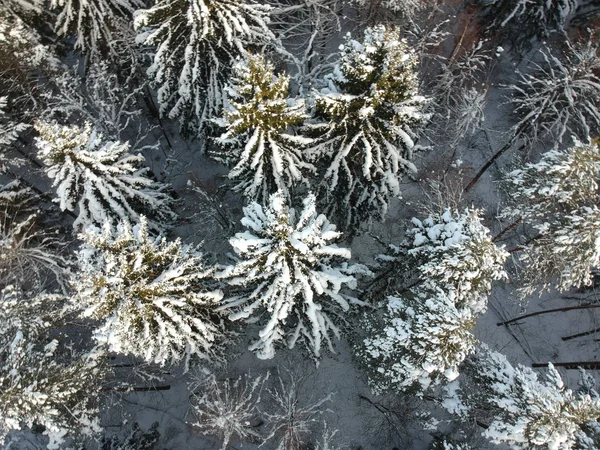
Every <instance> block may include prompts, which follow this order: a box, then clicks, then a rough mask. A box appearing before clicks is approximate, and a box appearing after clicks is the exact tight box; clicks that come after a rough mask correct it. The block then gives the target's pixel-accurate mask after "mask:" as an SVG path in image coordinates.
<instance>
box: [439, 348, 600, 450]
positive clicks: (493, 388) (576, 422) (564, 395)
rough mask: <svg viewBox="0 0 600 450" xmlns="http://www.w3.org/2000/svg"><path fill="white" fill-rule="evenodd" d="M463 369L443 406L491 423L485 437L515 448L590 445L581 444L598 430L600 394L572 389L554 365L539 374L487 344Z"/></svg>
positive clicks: (471, 417)
mask: <svg viewBox="0 0 600 450" xmlns="http://www.w3.org/2000/svg"><path fill="white" fill-rule="evenodd" d="M462 372H463V373H464V378H463V380H462V381H461V382H460V383H459V382H455V383H453V385H452V386H450V389H448V390H447V392H448V398H446V399H445V400H444V405H445V406H446V408H447V409H449V410H450V412H452V413H455V414H458V415H459V417H460V418H461V419H463V420H469V421H471V420H477V421H478V422H483V423H486V425H488V426H487V428H486V429H485V431H484V432H483V435H484V436H485V437H487V438H488V439H490V440H491V441H492V442H494V443H496V444H503V443H505V444H508V445H509V447H510V448H514V449H539V450H541V449H564V450H568V449H575V448H590V447H586V446H585V445H581V444H582V443H585V442H588V443H589V438H588V436H587V434H588V433H589V432H590V430H593V429H594V428H596V429H597V425H598V424H597V420H598V417H600V399H599V398H598V394H597V393H595V392H585V391H583V390H580V391H579V392H573V391H572V390H570V389H567V388H566V387H565V385H564V382H563V380H562V378H561V376H560V374H559V373H558V371H557V370H556V369H555V368H554V367H553V366H552V364H548V370H547V372H546V373H544V374H538V373H536V372H534V371H533V370H532V369H530V368H528V367H525V366H522V365H520V364H519V365H517V366H513V365H512V364H511V363H510V362H509V361H508V360H507V359H506V357H505V356H504V355H502V354H500V353H497V352H494V351H491V350H490V349H489V348H487V347H486V346H484V345H482V346H480V347H478V349H477V351H476V352H475V353H474V354H473V355H472V356H470V357H469V358H468V359H467V360H466V361H465V367H464V370H463V371H462Z"/></svg>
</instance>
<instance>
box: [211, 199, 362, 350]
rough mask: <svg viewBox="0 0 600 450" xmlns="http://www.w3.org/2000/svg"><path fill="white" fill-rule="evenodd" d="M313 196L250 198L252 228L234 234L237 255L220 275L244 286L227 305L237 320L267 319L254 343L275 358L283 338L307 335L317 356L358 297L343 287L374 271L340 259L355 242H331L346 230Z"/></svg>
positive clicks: (249, 225)
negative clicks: (298, 207)
mask: <svg viewBox="0 0 600 450" xmlns="http://www.w3.org/2000/svg"><path fill="white" fill-rule="evenodd" d="M315 202H316V201H315V197H314V196H313V195H309V196H308V197H307V198H306V199H305V200H304V202H303V209H302V211H300V212H299V213H297V212H296V211H295V210H294V209H290V208H288V207H287V205H286V202H285V197H284V195H283V194H282V193H281V192H278V193H275V194H273V195H271V196H270V198H269V203H268V204H267V205H265V206H261V205H259V204H258V203H256V202H254V203H251V204H250V205H248V206H247V207H245V208H244V214H245V216H244V218H243V219H242V224H243V225H244V226H245V227H246V228H248V230H247V231H245V232H243V233H237V234H236V235H235V237H233V238H231V239H230V241H229V242H230V243H231V245H232V247H233V249H234V250H235V252H236V254H237V255H238V257H239V261H238V262H237V263H236V264H235V265H231V266H228V267H227V268H226V269H225V270H223V272H221V273H220V274H219V275H218V276H219V277H220V278H225V279H228V282H229V284H231V285H233V286H238V287H239V288H238V290H239V291H240V292H232V295H230V296H228V298H226V299H225V300H224V305H223V306H222V309H225V310H233V311H232V312H230V316H229V317H230V319H232V320H242V319H255V318H257V317H260V316H263V317H264V319H266V324H264V326H263V328H262V329H261V330H260V332H259V337H258V339H257V340H256V341H255V342H254V343H253V344H252V345H251V346H250V349H251V350H252V351H255V352H256V354H257V356H258V357H259V358H262V359H269V358H272V357H273V356H274V355H275V350H276V346H277V345H278V344H280V342H281V341H286V344H287V346H288V347H289V348H292V347H294V346H295V345H296V342H297V341H298V340H301V341H304V344H305V345H306V347H307V348H308V349H309V351H310V352H311V353H312V354H313V355H314V357H316V358H318V357H319V356H320V354H321V348H322V346H323V344H326V345H327V346H328V348H329V349H330V350H333V345H332V341H331V338H332V336H335V337H337V338H339V336H340V328H339V325H340V324H341V323H342V322H343V320H344V319H343V315H344V313H345V312H347V311H348V310H349V309H350V306H351V305H352V304H360V303H361V302H360V301H359V300H358V299H356V298H353V297H350V296H348V295H346V294H344V293H342V292H340V291H341V289H342V288H343V287H348V288H351V289H352V288H356V278H355V274H365V275H368V274H369V271H368V270H367V269H366V268H365V267H364V266H362V265H357V264H354V265H348V263H346V262H343V263H342V262H339V261H340V260H345V259H350V250H348V249H347V248H342V247H338V246H337V245H335V244H334V243H333V242H335V241H336V240H338V239H339V238H340V237H341V233H340V232H338V231H336V228H335V225H333V224H331V223H329V221H328V220H327V218H326V217H325V216H324V215H322V214H317V212H316V205H315ZM264 319H263V321H265V320H264Z"/></svg>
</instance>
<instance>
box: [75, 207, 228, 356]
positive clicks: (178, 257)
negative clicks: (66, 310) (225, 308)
mask: <svg viewBox="0 0 600 450" xmlns="http://www.w3.org/2000/svg"><path fill="white" fill-rule="evenodd" d="M80 238H81V239H82V240H83V242H84V245H83V246H82V248H81V250H80V252H79V256H80V258H79V259H80V267H81V271H82V275H81V278H80V279H79V280H78V282H77V284H76V286H75V288H76V289H77V297H78V299H79V301H80V303H81V305H82V308H83V309H84V311H83V315H84V316H86V317H92V318H94V319H96V320H99V321H100V324H99V326H98V328H97V329H96V331H95V333H94V334H95V337H96V339H97V340H98V341H99V342H101V343H103V344H105V345H107V346H108V348H109V349H110V350H111V351H115V352H121V353H131V354H133V355H135V356H137V357H140V358H142V359H144V360H145V361H148V362H153V363H156V364H160V365H164V364H176V363H179V362H181V361H182V360H183V361H184V362H185V367H186V368H187V367H188V366H189V361H190V358H192V357H194V358H197V359H200V360H204V361H207V362H209V363H212V364H217V363H219V362H220V361H221V359H222V358H223V354H222V353H221V350H220V349H221V345H222V344H223V340H224V331H223V328H222V326H221V320H220V319H219V315H218V314H217V313H216V310H215V309H216V307H217V305H218V303H219V300H220V299H221V297H222V293H221V292H220V291H216V290H210V289H209V287H208V279H209V277H210V275H211V273H212V272H211V270H210V269H207V268H205V267H204V263H203V260H202V254H201V253H199V251H198V249H196V248H194V247H190V246H185V245H183V244H182V243H181V241H180V240H176V241H173V242H169V241H167V240H166V239H164V238H152V237H151V236H150V235H149V233H148V226H147V222H146V219H145V218H144V217H143V216H141V217H140V222H139V224H137V225H135V226H132V225H130V224H129V223H127V222H121V223H120V224H119V226H118V228H117V231H116V232H112V231H111V228H110V227H108V226H105V227H104V229H103V230H102V231H100V230H97V229H96V230H93V229H88V230H87V231H86V232H85V233H83V234H81V235H80Z"/></svg>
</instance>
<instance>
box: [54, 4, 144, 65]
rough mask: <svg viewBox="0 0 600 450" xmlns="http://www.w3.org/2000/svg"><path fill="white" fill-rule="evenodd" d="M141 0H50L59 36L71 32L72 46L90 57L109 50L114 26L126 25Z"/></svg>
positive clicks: (96, 56)
mask: <svg viewBox="0 0 600 450" xmlns="http://www.w3.org/2000/svg"><path fill="white" fill-rule="evenodd" d="M143 5H144V2H143V0H50V8H51V9H53V10H55V12H56V23H55V25H54V29H55V31H56V34H57V35H59V36H74V38H75V43H74V47H75V49H77V50H81V51H82V52H84V53H87V54H89V55H90V56H92V57H93V58H100V57H101V56H102V55H103V54H106V53H111V51H112V50H111V46H112V44H113V41H114V38H113V33H114V32H115V29H117V28H122V27H127V26H130V25H129V21H130V19H131V16H132V15H133V12H134V11H135V10H136V9H137V8H140V7H142V6H143Z"/></svg>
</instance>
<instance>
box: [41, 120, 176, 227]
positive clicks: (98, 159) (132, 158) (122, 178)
mask: <svg viewBox="0 0 600 450" xmlns="http://www.w3.org/2000/svg"><path fill="white" fill-rule="evenodd" d="M35 129H36V131H37V132H38V133H39V134H40V137H38V138H36V143H37V146H38V149H39V155H40V157H41V158H42V160H43V162H44V164H45V165H46V173H47V174H48V175H49V176H50V178H52V179H53V187H55V188H56V194H57V199H56V201H57V202H58V203H59V206H60V209H61V210H63V211H65V210H67V211H75V209H76V208H77V209H78V215H77V219H75V222H74V223H73V228H75V229H76V230H79V229H84V228H86V227H87V226H89V225H97V226H102V225H104V224H106V223H110V224H113V225H116V223H117V222H118V221H119V220H131V221H132V222H137V221H138V220H139V217H140V216H139V213H138V211H139V210H140V209H143V210H146V211H148V212H150V213H152V215H153V216H154V217H156V219H157V220H156V221H153V222H151V225H152V227H153V228H155V229H160V228H161V226H164V225H165V224H166V223H167V222H168V221H170V220H172V219H173V218H174V217H175V213H173V212H172V211H171V209H170V208H169V203H170V202H171V197H170V196H169V195H168V194H166V193H165V192H164V191H165V190H166V188H167V186H166V185H164V184H162V183H159V182H156V181H153V180H152V179H151V178H149V177H147V176H146V174H147V173H148V169H147V168H144V167H141V163H142V162H143V161H144V157H143V156H142V155H139V154H138V155H134V154H131V153H129V144H128V143H122V142H118V141H117V142H110V141H109V142H106V141H105V140H104V136H102V135H101V134H99V133H97V132H96V131H94V130H92V128H91V126H90V125H89V124H86V125H85V127H84V128H83V129H82V128H79V127H77V126H61V125H57V124H47V123H39V122H38V123H37V124H36V125H35Z"/></svg>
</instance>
